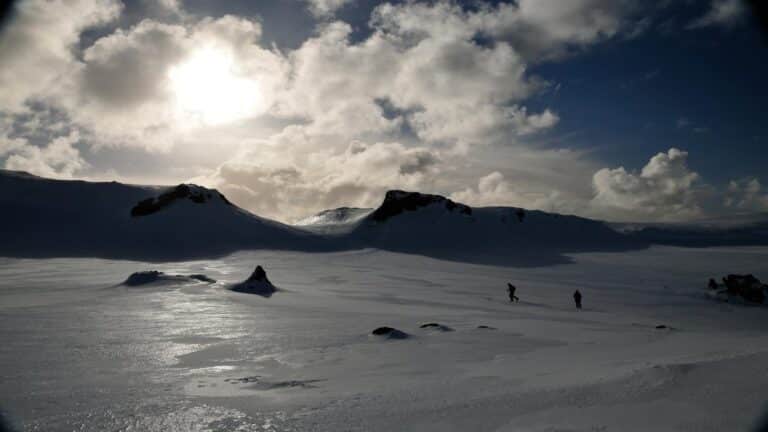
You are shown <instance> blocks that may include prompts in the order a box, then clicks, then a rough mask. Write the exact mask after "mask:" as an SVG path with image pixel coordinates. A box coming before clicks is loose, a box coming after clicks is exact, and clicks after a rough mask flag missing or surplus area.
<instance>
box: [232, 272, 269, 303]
mask: <svg viewBox="0 0 768 432" xmlns="http://www.w3.org/2000/svg"><path fill="white" fill-rule="evenodd" d="M230 289H231V290H232V291H235V292H240V293H246V294H256V295H260V296H262V297H271V296H272V294H274V293H275V292H277V288H276V287H275V286H274V285H272V282H270V281H269V278H267V272H265V271H264V268H262V267H261V266H256V270H254V271H253V273H252V274H251V276H250V277H249V278H248V279H246V280H244V281H243V282H240V283H238V284H235V285H233V286H232V287H231V288H230Z"/></svg>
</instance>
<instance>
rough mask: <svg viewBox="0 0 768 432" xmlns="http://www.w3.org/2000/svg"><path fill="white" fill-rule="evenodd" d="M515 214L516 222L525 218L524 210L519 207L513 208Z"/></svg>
mask: <svg viewBox="0 0 768 432" xmlns="http://www.w3.org/2000/svg"><path fill="white" fill-rule="evenodd" d="M515 216H517V221H518V222H522V221H523V220H524V219H525V210H523V209H521V208H519V209H517V210H515Z"/></svg>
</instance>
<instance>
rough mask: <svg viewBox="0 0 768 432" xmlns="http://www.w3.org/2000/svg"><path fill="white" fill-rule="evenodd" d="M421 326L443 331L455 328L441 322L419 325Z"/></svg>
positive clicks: (450, 330)
mask: <svg viewBox="0 0 768 432" xmlns="http://www.w3.org/2000/svg"><path fill="white" fill-rule="evenodd" d="M419 328H422V329H426V330H436V331H441V332H452V331H453V329H452V328H450V327H448V326H447V325H443V324H439V323H434V322H433V323H426V324H422V325H420V326H419Z"/></svg>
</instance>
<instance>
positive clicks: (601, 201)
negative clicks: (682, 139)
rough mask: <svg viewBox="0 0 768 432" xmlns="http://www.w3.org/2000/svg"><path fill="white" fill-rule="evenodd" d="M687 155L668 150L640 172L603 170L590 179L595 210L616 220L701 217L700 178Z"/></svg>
mask: <svg viewBox="0 0 768 432" xmlns="http://www.w3.org/2000/svg"><path fill="white" fill-rule="evenodd" d="M687 157H688V153H687V152H684V151H681V150H678V149H676V148H671V149H669V151H667V152H666V153H659V154H657V155H656V156H654V157H652V158H651V160H650V161H649V162H648V164H646V165H645V166H644V167H643V169H642V170H641V171H640V172H639V173H633V172H628V171H627V170H626V169H624V167H619V168H615V169H610V168H603V169H601V170H600V171H598V172H596V173H595V175H594V176H593V178H592V183H593V186H594V189H595V197H594V198H593V200H592V203H591V204H592V206H593V207H594V209H595V211H598V212H601V213H602V214H607V215H612V216H613V217H612V219H615V220H633V219H635V220H641V221H642V220H662V221H676V220H686V219H692V218H696V217H700V216H702V209H701V203H700V196H699V189H697V182H698V181H699V175H698V174H697V173H696V172H693V171H691V170H690V169H689V168H688V166H687V163H686V160H687Z"/></svg>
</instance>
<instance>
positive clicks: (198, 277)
mask: <svg viewBox="0 0 768 432" xmlns="http://www.w3.org/2000/svg"><path fill="white" fill-rule="evenodd" d="M189 277H190V278H191V279H195V280H199V281H200V282H208V283H216V279H212V278H209V277H208V276H206V275H204V274H193V275H189Z"/></svg>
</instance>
